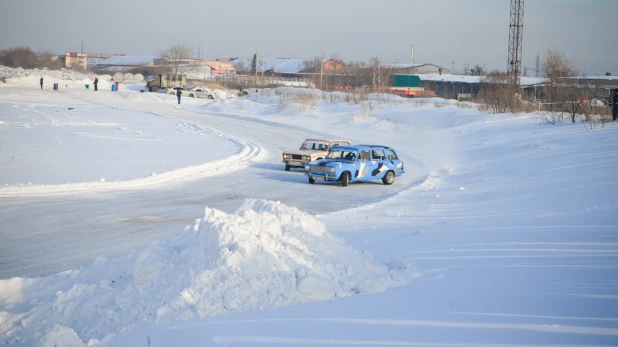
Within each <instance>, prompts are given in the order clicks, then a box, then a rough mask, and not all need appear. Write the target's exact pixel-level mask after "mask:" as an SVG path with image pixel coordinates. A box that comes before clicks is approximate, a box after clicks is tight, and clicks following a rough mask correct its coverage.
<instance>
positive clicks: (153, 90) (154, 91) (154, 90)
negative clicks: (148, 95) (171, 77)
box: [150, 86, 159, 93]
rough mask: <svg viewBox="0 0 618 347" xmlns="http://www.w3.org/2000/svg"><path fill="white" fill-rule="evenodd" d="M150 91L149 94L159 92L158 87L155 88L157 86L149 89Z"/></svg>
mask: <svg viewBox="0 0 618 347" xmlns="http://www.w3.org/2000/svg"><path fill="white" fill-rule="evenodd" d="M150 91H151V92H153V93H156V92H158V91H159V87H157V86H152V87H150Z"/></svg>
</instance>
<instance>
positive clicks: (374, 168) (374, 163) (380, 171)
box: [369, 148, 390, 180]
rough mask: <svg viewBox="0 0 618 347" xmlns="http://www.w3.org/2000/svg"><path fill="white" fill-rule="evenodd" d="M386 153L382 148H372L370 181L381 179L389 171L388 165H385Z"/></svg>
mask: <svg viewBox="0 0 618 347" xmlns="http://www.w3.org/2000/svg"><path fill="white" fill-rule="evenodd" d="M385 161H386V153H385V152H384V149H382V148H373V149H372V150H371V167H370V168H369V169H370V174H371V179H372V180H375V179H382V177H384V175H385V174H386V172H387V171H388V170H389V167H390V165H387V164H386V163H385Z"/></svg>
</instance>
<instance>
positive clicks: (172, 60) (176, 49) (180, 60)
mask: <svg viewBox="0 0 618 347" xmlns="http://www.w3.org/2000/svg"><path fill="white" fill-rule="evenodd" d="M159 57H160V58H161V59H163V61H164V62H165V65H166V66H170V67H171V68H172V69H173V70H174V74H178V68H179V67H180V66H181V65H182V64H184V63H185V62H186V60H187V59H191V58H192V57H193V49H192V48H191V47H189V46H186V45H174V46H171V47H170V48H168V49H166V50H163V51H160V52H159Z"/></svg>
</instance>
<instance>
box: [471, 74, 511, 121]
mask: <svg viewBox="0 0 618 347" xmlns="http://www.w3.org/2000/svg"><path fill="white" fill-rule="evenodd" d="M508 82H509V80H508V74H507V73H505V72H500V71H492V72H490V73H488V74H487V76H485V77H484V78H483V81H482V85H481V88H480V90H479V101H480V103H481V104H482V105H484V106H485V107H486V108H487V110H488V111H490V112H493V113H506V112H509V111H511V112H515V111H517V110H518V109H519V108H518V100H517V98H516V94H517V86H516V85H514V84H512V83H508Z"/></svg>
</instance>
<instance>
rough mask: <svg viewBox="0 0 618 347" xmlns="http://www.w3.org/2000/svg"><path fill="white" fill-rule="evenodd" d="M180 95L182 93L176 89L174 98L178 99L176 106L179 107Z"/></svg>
mask: <svg viewBox="0 0 618 347" xmlns="http://www.w3.org/2000/svg"><path fill="white" fill-rule="evenodd" d="M180 95H182V92H181V91H180V89H176V96H177V97H178V105H180Z"/></svg>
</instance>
